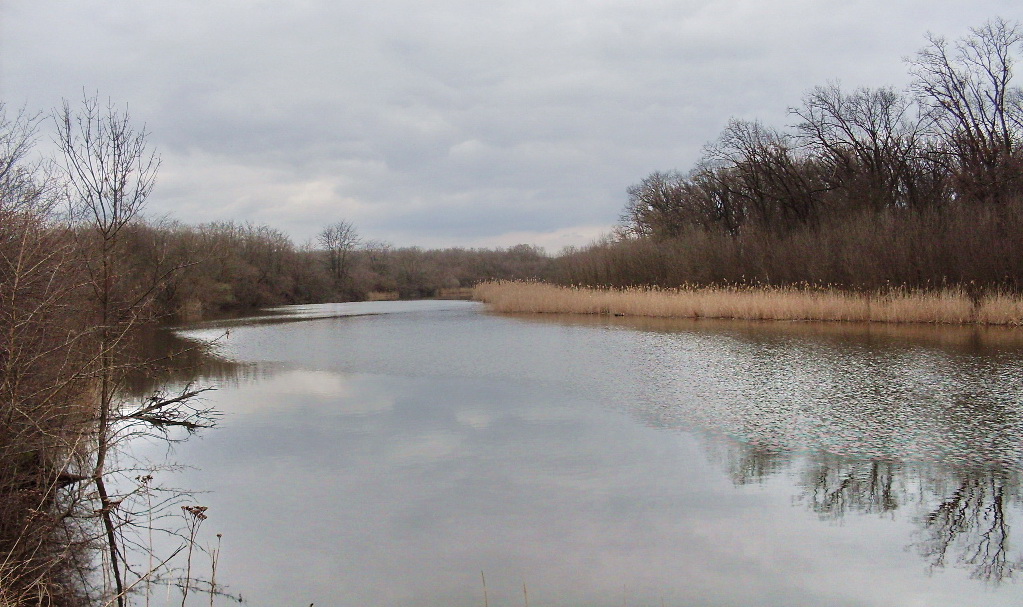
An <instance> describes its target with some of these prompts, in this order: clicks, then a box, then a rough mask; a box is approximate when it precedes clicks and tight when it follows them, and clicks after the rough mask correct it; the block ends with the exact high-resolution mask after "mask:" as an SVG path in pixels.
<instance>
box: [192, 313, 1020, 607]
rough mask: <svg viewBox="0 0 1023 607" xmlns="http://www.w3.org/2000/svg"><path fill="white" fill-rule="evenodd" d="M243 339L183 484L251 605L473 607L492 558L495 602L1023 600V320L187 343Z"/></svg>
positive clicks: (383, 333)
mask: <svg viewBox="0 0 1023 607" xmlns="http://www.w3.org/2000/svg"><path fill="white" fill-rule="evenodd" d="M296 319H303V320H300V321H298V320H296ZM293 320H294V322H292V321H293ZM225 330H226V331H228V334H227V335H226V336H224V337H223V338H222V339H221V341H220V342H219V343H220V344H221V345H220V346H219V347H220V352H221V354H222V355H224V356H226V357H228V358H230V359H233V360H235V361H238V362H239V363H242V364H241V365H239V366H238V367H237V368H236V369H235V370H234V371H232V372H226V371H225V370H224V369H223V368H221V369H220V370H219V371H218V372H213V371H210V372H209V373H208V374H207V377H206V378H205V379H204V380H203V381H204V382H205V383H207V384H213V385H216V386H217V387H218V390H216V391H215V392H212V393H210V395H209V398H208V401H209V404H212V405H214V406H215V407H217V408H219V409H220V410H221V411H223V412H224V417H223V419H222V420H221V425H220V427H219V428H218V429H216V430H212V431H208V432H206V433H205V434H204V435H203V436H202V437H201V438H199V439H193V440H191V441H188V442H186V443H183V444H181V445H180V446H179V447H178V448H177V450H176V452H175V453H174V455H173V457H174V459H176V460H178V461H181V462H187V463H188V464H190V465H193V466H195V469H192V470H188V471H185V472H181V473H178V474H176V475H175V476H174V478H173V482H174V483H176V484H179V485H183V486H187V487H191V488H195V489H199V490H208V491H209V493H207V494H203V495H200V496H198V498H197V499H198V501H200V502H202V503H203V504H204V505H207V506H209V507H210V510H209V514H210V519H209V520H208V521H207V522H206V523H205V524H204V527H203V533H204V534H207V535H206V537H207V538H208V537H209V534H213V533H222V534H223V551H222V556H221V562H220V570H219V571H218V573H217V577H218V579H219V580H221V581H226V582H227V583H228V584H229V585H230V589H231V590H232V591H233V592H235V593H241V594H242V595H243V596H244V597H245V599H246V601H247V602H249V603H251V604H252V605H267V606H270V605H285V604H288V605H308V604H310V603H315V604H316V605H318V606H327V605H352V606H355V605H358V606H364V605H384V606H390V605H395V606H397V605H410V606H420V605H422V606H461V605H466V606H469V605H472V606H480V605H483V604H484V590H483V583H482V580H481V575H480V574H481V571H482V572H484V573H485V576H486V592H487V601H488V602H489V604H490V605H493V606H500V605H524V604H525V598H526V597H524V593H523V586H525V588H526V589H527V591H528V600H529V604H530V605H551V606H565V607H575V606H583V605H586V606H602V605H608V606H611V605H614V606H621V605H630V606H636V605H651V606H657V605H662V604H664V605H674V606H689V605H693V606H697V605H699V606H703V605H706V606H749V605H771V606H785V607H794V606H803V605H805V606H814V607H816V606H820V605H829V606H836V605H837V606H845V605H849V606H852V605H857V606H859V605H878V606H882V605H883V606H891V605H898V606H901V605H927V606H943V605H948V606H953V605H955V606H958V605H981V604H982V605H1018V604H1019V603H1020V602H1021V600H1023V585H1021V584H1020V583H1017V582H1016V581H1015V579H1014V578H1015V575H1021V576H1023V571H1018V569H1019V567H1020V565H1021V562H1023V553H1021V551H1020V549H1019V547H1020V546H1023V535H1021V534H1023V528H1021V527H1020V520H1021V514H1023V512H1021V504H1023V499H1021V498H1023V493H1021V489H1020V482H1019V479H1020V467H1021V465H1023V442H1021V441H1023V402H1021V395H1023V339H1021V337H1020V335H1019V334H1017V333H1013V332H1011V331H982V330H976V329H945V330H938V329H933V328H887V329H885V328H881V327H852V326H835V325H813V324H805V323H798V324H749V323H724V322H722V323H716V322H708V321H704V322H689V323H685V322H675V323H671V322H653V321H647V322H637V321H631V322H626V321H622V322H615V321H614V320H608V319H592V318H581V319H580V318H574V319H573V318H552V317H509V316H497V315H491V314H487V313H485V312H484V311H483V309H482V307H480V306H479V305H477V304H473V303H469V302H407V303H402V302H384V303H365V304H340V305H327V306H306V307H296V308H290V309H287V310H285V311H284V316H281V317H278V318H276V319H272V320H271V319H263V320H259V319H256V320H252V321H248V322H246V321H242V322H235V323H232V324H231V325H230V326H227V325H220V326H212V325H211V326H206V327H201V328H195V329H190V330H187V331H184V332H183V334H184V335H186V336H188V337H191V338H196V339H213V338H215V337H217V336H221V335H223V334H224V333H225ZM203 600H208V599H203ZM224 604H227V603H226V602H225V603H224Z"/></svg>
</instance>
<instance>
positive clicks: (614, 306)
mask: <svg viewBox="0 0 1023 607" xmlns="http://www.w3.org/2000/svg"><path fill="white" fill-rule="evenodd" d="M473 298H474V299H476V300H477V301H481V302H483V303H485V304H487V305H488V306H489V307H490V308H491V309H492V310H494V311H496V312H508V313H537V314H543V313H549V314H604V315H611V316H646V317H654V318H721V319H741V320H765V321H771V320H778V321H795V320H803V321H836V322H838V321H846V322H884V323H930V324H951V325H966V324H979V325H1001V326H1021V325H1023V297H1020V296H1018V295H1014V294H1009V293H987V294H977V295H971V294H970V293H968V292H967V291H966V290H964V289H961V288H946V289H941V290H935V291H922V290H910V289H902V288H893V289H890V290H887V291H883V292H872V293H860V292H852V291H844V290H841V289H836V288H827V287H742V286H728V287H686V288H680V289H660V288H629V289H597V288H586V287H566V286H558V285H552V284H547V283H541V282H521V281H495V282H485V283H482V284H480V285H478V286H477V287H476V288H475V290H474V292H473Z"/></svg>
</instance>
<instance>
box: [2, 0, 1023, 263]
mask: <svg viewBox="0 0 1023 607" xmlns="http://www.w3.org/2000/svg"><path fill="white" fill-rule="evenodd" d="M994 16H1001V17H1005V18H1008V19H1018V18H1019V17H1020V10H1019V5H1018V0H926V1H924V0H906V1H901V0H759V1H757V0H718V1H713V0H593V1H583V0H492V1H490V2H486V1H478V0H477V1H471V2H470V1H460V0H432V1H431V2H415V1H413V0H377V1H372V0H369V1H367V0H360V1H359V2H353V1H350V0H287V1H285V0H280V1H269V0H265V1H259V0H249V1H242V0H142V1H139V0H130V1H129V0H75V1H73V2H68V1H64V0H60V1H58V0H0V99H2V100H3V101H6V102H7V103H8V105H9V106H20V105H23V104H25V105H27V106H28V107H29V108H33V109H38V110H50V109H52V108H54V107H55V106H57V105H59V104H60V103H61V100H62V98H69V99H72V100H75V101H77V100H79V99H80V98H81V97H82V91H83V89H84V90H85V91H88V92H90V93H95V92H98V93H99V94H100V95H101V96H102V97H104V98H107V97H109V98H110V99H111V100H113V101H114V102H115V103H117V104H121V105H124V104H127V106H128V107H129V108H130V112H131V114H132V117H133V118H134V120H135V121H136V122H137V124H139V125H142V124H143V123H144V124H145V126H146V128H147V129H148V130H149V131H150V133H151V135H150V141H151V143H152V145H153V146H154V147H155V148H156V149H157V151H158V152H159V154H160V155H161V156H162V159H163V165H162V167H161V170H160V178H159V183H158V185H157V188H156V190H155V191H154V193H153V196H152V197H151V199H150V202H149V207H148V211H147V214H148V215H149V216H151V217H156V216H164V215H165V216H168V217H171V218H173V219H178V220H181V221H185V222H189V223H197V222H205V221H221V220H237V221H251V222H255V223H264V224H268V225H271V226H273V227H276V228H280V229H282V230H284V231H286V232H287V233H288V234H290V235H291V236H292V238H294V239H295V241H296V243H299V244H301V243H303V242H304V241H306V240H308V239H309V238H311V237H313V236H314V235H315V234H316V233H317V231H319V229H321V227H322V226H323V225H325V224H327V223H330V222H333V221H337V220H340V219H344V220H348V221H351V222H352V223H354V224H355V225H356V227H357V228H358V230H359V232H360V233H361V234H362V235H363V236H364V237H366V238H372V239H380V240H386V241H389V242H391V243H393V244H395V245H420V246H428V247H433V246H449V245H457V246H508V245H512V244H516V243H519V242H526V243H532V244H539V245H542V246H545V247H546V248H548V250H550V251H552V252H554V251H557V250H558V249H560V248H561V247H562V246H565V245H579V244H585V243H587V242H589V241H590V240H591V239H593V238H595V237H597V236H599V235H600V234H602V233H604V232H606V231H607V230H608V229H609V228H610V227H611V226H612V225H613V224H614V222H615V221H616V220H617V218H618V215H619V213H620V212H621V209H622V207H623V206H624V204H625V199H626V195H625V189H626V188H627V187H628V186H629V185H630V184H632V183H635V182H637V181H639V180H641V179H642V178H643V177H645V176H646V175H648V174H649V173H650V172H652V171H654V170H668V169H675V168H677V169H682V170H685V169H688V168H690V167H691V166H692V165H693V163H694V162H695V161H696V160H697V158H698V157H699V154H700V150H701V148H702V146H703V145H704V144H705V143H706V142H707V141H709V140H711V139H713V138H715V137H716V135H717V134H718V133H719V132H720V131H721V129H722V127H723V126H724V124H725V122H726V121H727V120H728V118H729V117H733V116H734V117H742V118H759V119H761V120H763V121H764V122H766V123H768V124H771V125H774V126H784V125H786V124H788V123H789V122H791V120H790V118H789V117H788V116H787V114H786V109H787V108H788V107H789V106H792V105H796V104H798V103H799V100H800V99H801V97H802V95H803V93H804V92H805V91H806V90H807V89H809V88H811V87H813V86H815V85H818V84H824V83H826V82H827V81H830V80H837V81H839V82H841V84H842V85H843V86H844V87H847V88H853V87H856V86H860V85H869V86H883V85H894V86H903V85H905V84H906V83H907V82H908V77H907V75H906V69H905V64H904V63H903V58H904V57H907V56H911V55H913V54H914V53H915V51H916V50H918V49H919V48H920V47H922V46H923V45H924V43H925V41H924V34H925V33H926V32H927V31H932V32H934V33H937V34H942V35H945V36H947V37H949V38H956V37H959V36H961V35H963V34H965V33H967V28H968V27H970V26H976V25H979V24H981V23H982V22H984V21H985V20H986V19H988V18H990V17H994ZM46 136H47V137H49V135H48V134H47V135H46Z"/></svg>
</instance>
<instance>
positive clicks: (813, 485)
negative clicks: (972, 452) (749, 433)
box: [712, 441, 1023, 584]
mask: <svg viewBox="0 0 1023 607" xmlns="http://www.w3.org/2000/svg"><path fill="white" fill-rule="evenodd" d="M722 447H724V449H725V452H723V453H722V452H720V451H719V452H718V453H717V455H718V456H720V459H721V461H722V462H723V463H724V464H725V466H726V467H727V470H728V474H729V477H730V478H731V480H732V482H733V483H735V484H736V485H748V484H753V483H759V482H763V481H764V480H766V479H767V478H769V477H771V476H773V475H775V474H777V473H780V472H785V471H788V470H793V469H794V468H795V469H796V470H797V472H798V475H799V478H800V481H799V482H798V485H797V487H798V491H799V493H798V494H797V495H796V496H795V501H796V502H797V503H801V504H804V505H805V506H806V507H808V508H809V509H811V510H812V511H814V512H815V513H817V514H818V515H819V516H820V517H821V519H822V520H830V521H837V520H839V519H841V518H843V517H845V516H846V515H863V514H875V515H885V514H888V515H894V513H895V512H896V511H897V510H899V511H910V512H913V514H906V516H907V517H910V520H911V521H913V522H914V523H915V524H916V526H917V529H916V531H915V532H914V534H913V537H912V540H911V544H910V546H911V548H913V550H914V551H915V552H917V554H919V555H920V556H921V557H923V558H924V559H925V560H926V561H927V563H928V567H929V568H930V569H932V570H934V569H941V568H944V567H945V566H947V565H950V566H958V567H965V568H967V569H969V570H970V575H971V577H973V578H975V579H979V580H983V581H987V582H991V583H994V584H998V583H1000V582H1002V581H1003V580H1006V579H1008V578H1010V577H1012V576H1013V575H1014V574H1015V573H1016V571H1017V570H1020V568H1021V567H1023V553H1020V552H1019V551H1016V552H1015V553H1013V552H1012V550H1011V548H1012V544H1011V541H1010V540H1011V537H1010V536H1011V533H1010V532H1011V530H1012V528H1011V524H1010V523H1011V519H1012V517H1013V516H1014V515H1016V514H1018V513H1019V512H1020V510H1023V488H1021V483H1020V472H1019V471H1018V470H1015V469H1013V468H1011V467H1008V466H1005V465H1002V464H994V465H989V466H950V465H947V464H940V463H909V462H902V461H896V460H890V459H854V458H846V457H842V456H838V455H834V454H830V453H814V454H808V455H805V456H796V455H794V454H793V453H792V452H790V451H786V450H783V449H778V448H776V447H771V448H768V447H764V446H762V445H749V444H745V443H741V442H738V441H729V444H728V445H727V446H724V445H720V444H719V445H718V446H717V447H712V449H715V450H716V449H721V448H722Z"/></svg>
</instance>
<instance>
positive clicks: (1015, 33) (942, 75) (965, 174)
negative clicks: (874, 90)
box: [908, 19, 1023, 201]
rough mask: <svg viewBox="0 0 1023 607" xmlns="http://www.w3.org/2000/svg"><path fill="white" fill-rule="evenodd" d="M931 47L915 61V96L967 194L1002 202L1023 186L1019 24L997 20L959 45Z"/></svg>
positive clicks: (935, 42) (1022, 36)
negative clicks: (1022, 179)
mask: <svg viewBox="0 0 1023 607" xmlns="http://www.w3.org/2000/svg"><path fill="white" fill-rule="evenodd" d="M927 42H928V45H927V46H926V47H925V48H923V49H921V50H920V51H919V52H917V54H916V57H914V58H912V59H910V60H908V62H909V66H910V72H911V73H912V74H913V76H915V82H914V84H913V86H914V90H915V91H916V93H917V95H918V97H919V99H920V101H921V103H922V104H924V105H925V106H927V107H928V108H929V109H930V114H929V115H930V118H931V124H932V127H933V129H934V130H935V131H936V133H937V134H938V135H939V136H941V137H942V139H943V141H944V144H945V147H946V149H945V150H944V154H942V158H943V159H944V162H945V163H946V165H947V166H948V167H949V168H950V170H952V171H953V172H955V173H956V174H957V175H958V177H959V180H960V182H961V189H962V190H963V193H964V194H965V195H966V196H968V197H969V198H972V199H975V200H981V201H985V200H987V201H999V200H1001V199H1002V198H1003V197H1004V195H1005V193H1006V192H1007V191H1008V189H1009V188H1010V187H1012V186H1013V185H1016V186H1018V185H1019V184H1018V179H1019V166H1018V161H1019V149H1018V148H1019V146H1020V145H1021V143H1023V140H1021V135H1023V93H1021V91H1020V89H1019V88H1018V87H1013V86H1012V76H1013V73H1012V71H1013V65H1014V63H1015V57H1014V56H1013V53H1014V52H1015V51H1016V49H1017V48H1018V47H1019V45H1020V44H1021V43H1023V31H1021V29H1020V24H1019V23H1017V22H1010V21H1006V20H1004V19H993V20H991V21H988V22H987V23H985V24H984V25H982V26H980V27H977V28H973V29H971V30H970V35H968V36H966V37H964V38H961V39H959V40H957V41H955V42H954V43H952V44H949V43H948V42H947V41H946V40H945V39H944V38H942V37H939V36H935V35H933V34H928V35H927Z"/></svg>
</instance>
